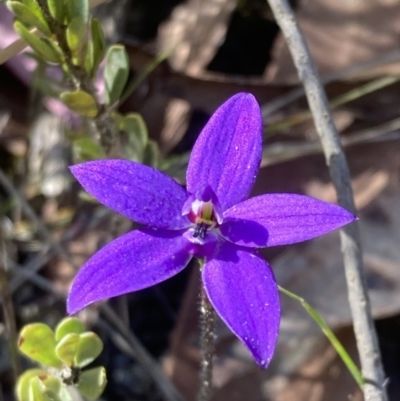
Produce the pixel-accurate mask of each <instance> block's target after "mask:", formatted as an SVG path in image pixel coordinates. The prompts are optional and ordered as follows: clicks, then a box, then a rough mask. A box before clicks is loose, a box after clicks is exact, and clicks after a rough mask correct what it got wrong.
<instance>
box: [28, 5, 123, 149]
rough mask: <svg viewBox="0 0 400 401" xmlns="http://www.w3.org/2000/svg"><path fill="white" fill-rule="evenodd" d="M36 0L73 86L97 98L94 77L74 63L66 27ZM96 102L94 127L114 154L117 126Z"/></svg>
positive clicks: (46, 6) (104, 109)
mask: <svg viewBox="0 0 400 401" xmlns="http://www.w3.org/2000/svg"><path fill="white" fill-rule="evenodd" d="M35 1H36V2H37V4H38V5H39V7H40V9H41V11H42V13H43V16H44V18H45V20H46V21H47V23H48V24H49V27H50V30H51V32H52V33H53V34H54V36H55V38H56V40H57V43H58V46H59V47H60V49H61V52H62V54H63V57H64V63H65V66H66V67H67V69H68V71H69V73H70V77H71V81H72V84H73V86H74V87H75V89H82V90H84V91H85V92H87V93H89V94H90V95H91V96H92V97H93V99H95V100H96V99H97V93H96V89H95V87H94V84H93V80H92V78H91V77H90V75H89V74H88V73H87V72H86V71H85V70H84V69H83V68H82V67H80V66H77V65H75V64H74V63H73V60H72V54H71V50H70V49H69V47H68V44H67V40H66V37H65V27H64V26H63V25H62V24H61V23H60V22H59V21H57V20H56V19H55V18H53V16H52V15H51V14H50V10H49V6H48V4H47V1H46V0H35ZM96 103H97V108H98V110H99V112H98V114H97V116H96V117H94V118H93V120H91V122H92V127H93V129H94V131H95V133H96V135H97V136H98V137H99V139H100V144H101V146H102V147H103V149H104V151H105V153H106V154H107V155H109V156H113V152H114V149H115V145H116V139H117V133H116V128H115V126H114V123H113V121H112V119H111V117H110V114H109V112H108V111H107V109H106V108H105V107H104V106H103V105H101V104H99V103H98V101H97V100H96Z"/></svg>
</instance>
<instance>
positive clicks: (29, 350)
mask: <svg viewBox="0 0 400 401" xmlns="http://www.w3.org/2000/svg"><path fill="white" fill-rule="evenodd" d="M18 347H19V349H20V350H21V352H22V353H23V354H25V355H26V356H27V357H29V358H31V359H33V360H34V361H36V362H39V363H41V364H43V365H47V366H53V367H56V368H59V367H61V365H62V363H61V361H60V360H59V359H58V358H57V355H56V353H55V348H56V339H55V337H54V333H53V330H51V328H50V327H49V326H47V325H45V324H43V323H32V324H28V325H27V326H25V327H24V328H23V329H22V330H21V333H20V336H19V339H18Z"/></svg>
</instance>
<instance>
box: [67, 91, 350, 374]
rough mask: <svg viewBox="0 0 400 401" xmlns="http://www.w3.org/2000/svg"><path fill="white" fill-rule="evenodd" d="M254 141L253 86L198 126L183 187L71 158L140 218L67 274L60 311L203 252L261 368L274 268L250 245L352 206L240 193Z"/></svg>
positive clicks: (268, 353)
mask: <svg viewBox="0 0 400 401" xmlns="http://www.w3.org/2000/svg"><path fill="white" fill-rule="evenodd" d="M261 141H262V119H261V113H260V108H259V106H258V104H257V102H256V100H255V98H254V97H253V96H252V95H250V94H247V93H240V94H237V95H235V96H233V97H232V98H230V99H229V100H228V101H226V102H225V103H224V104H223V105H222V106H221V107H220V108H219V109H218V110H217V111H216V112H215V113H214V115H213V116H212V117H211V119H210V121H209V122H208V124H207V125H206V127H205V128H204V129H203V131H202V133H201V134H200V136H199V138H198V140H197V142H196V144H195V145H194V148H193V152H192V155H191V158H190V161H189V166H188V170H187V175H186V178H187V189H186V190H185V189H183V188H182V187H181V186H180V185H179V184H178V183H177V182H176V181H174V180H173V179H172V178H170V177H169V176H167V175H165V174H163V173H161V172H160V171H158V170H155V169H153V168H151V167H147V166H144V165H141V164H138V163H134V162H131V161H127V160H99V161H91V162H87V163H82V164H78V165H75V166H73V167H71V171H72V173H73V174H74V176H75V177H76V178H77V180H78V181H79V182H80V183H81V184H82V186H83V187H84V188H85V189H86V190H87V191H88V192H89V193H90V194H91V195H93V196H94V197H95V198H96V199H98V200H99V201H100V202H101V203H103V204H104V205H106V206H108V207H109V208H111V209H113V210H115V211H116V212H118V213H120V214H122V215H124V216H126V217H128V218H129V219H132V220H134V221H135V222H137V223H140V224H142V225H143V227H142V228H139V229H137V230H134V231H132V232H129V233H127V234H125V235H123V236H121V237H119V238H117V239H116V240H114V241H112V242H111V243H109V244H108V245H106V246H105V247H104V248H102V249H101V250H100V251H98V252H97V253H96V254H95V255H94V256H93V257H92V258H91V259H89V261H88V262H87V263H86V264H85V265H84V266H83V268H82V269H81V270H80V271H79V272H78V274H77V276H76V278H75V280H74V282H73V284H72V287H71V290H70V293H69V297H68V301H67V309H68V313H70V314H73V313H76V312H78V311H79V310H80V309H82V308H84V307H85V306H87V305H89V304H91V303H92V302H96V301H100V300H103V299H106V298H111V297H115V296H118V295H121V294H126V293H128V292H132V291H137V290H140V289H143V288H146V287H150V286H152V285H155V284H157V283H160V282H161V281H164V280H166V279H168V278H170V277H172V276H174V275H175V274H177V273H179V272H180V271H181V270H182V269H184V268H185V267H186V266H187V265H188V263H189V262H190V260H191V259H192V258H193V257H196V258H199V259H203V260H204V262H205V263H204V265H203V267H202V271H201V274H202V281H203V286H204V290H205V292H206V294H207V296H208V298H209V300H210V302H211V304H212V305H213V307H214V309H215V310H216V312H217V313H218V314H219V316H220V317H221V318H222V320H223V321H224V322H225V323H226V324H227V326H228V327H229V328H230V329H231V330H232V331H233V333H234V334H235V335H236V336H237V337H238V338H239V339H240V340H241V341H242V342H243V343H244V344H245V345H246V346H247V347H248V349H249V350H250V351H251V353H252V355H253V356H254V359H255V361H256V362H257V363H258V364H259V365H260V366H261V367H263V368H265V367H266V366H267V365H268V364H269V362H270V360H271V357H272V355H273V352H274V348H275V344H276V340H277V337H278V331H279V322H280V314H281V313H280V303H279V295H278V288H277V284H276V281H275V278H274V275H273V272H272V270H271V267H270V266H269V265H268V263H267V262H266V261H264V260H263V258H262V257H261V256H260V255H259V254H258V252H257V250H256V249H257V248H262V247H268V246H274V245H286V244H293V243H295V242H301V241H305V240H308V239H311V238H314V237H317V236H319V235H322V234H325V233H328V232H330V231H332V230H334V229H336V228H338V227H341V226H343V225H345V224H347V223H350V222H351V221H353V220H355V216H354V215H353V214H351V213H349V212H348V211H346V210H344V209H343V208H341V207H340V206H337V205H333V204H330V203H327V202H323V201H320V200H317V199H313V198H310V197H307V196H302V195H295V194H268V195H261V196H257V197H254V198H251V199H247V197H248V195H249V193H250V190H251V189H252V187H253V184H254V181H255V178H256V175H257V172H258V169H259V167H260V162H261V151H262V142H261ZM246 199H247V200H246Z"/></svg>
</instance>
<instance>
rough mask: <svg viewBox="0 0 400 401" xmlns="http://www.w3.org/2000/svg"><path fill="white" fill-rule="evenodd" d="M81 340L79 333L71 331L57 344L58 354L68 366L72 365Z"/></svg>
mask: <svg viewBox="0 0 400 401" xmlns="http://www.w3.org/2000/svg"><path fill="white" fill-rule="evenodd" d="M79 342H80V336H79V334H75V333H70V334H67V335H66V336H64V337H63V338H62V339H61V340H60V342H59V343H58V344H57V347H56V355H57V356H58V358H60V359H61V360H62V361H63V362H64V363H65V364H66V365H67V366H72V363H73V361H74V358H75V355H76V353H77V352H78V347H79Z"/></svg>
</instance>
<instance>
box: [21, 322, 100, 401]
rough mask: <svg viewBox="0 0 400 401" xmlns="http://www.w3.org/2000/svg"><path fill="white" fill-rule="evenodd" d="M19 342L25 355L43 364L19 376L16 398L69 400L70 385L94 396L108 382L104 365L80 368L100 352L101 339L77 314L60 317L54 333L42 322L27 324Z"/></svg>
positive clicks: (24, 400) (26, 399)
mask: <svg viewBox="0 0 400 401" xmlns="http://www.w3.org/2000/svg"><path fill="white" fill-rule="evenodd" d="M18 346H19V349H20V350H21V352H22V353H24V354H25V355H26V356H28V357H29V358H31V359H33V360H34V361H36V362H39V363H41V364H42V365H45V367H43V368H41V369H38V368H37V369H29V370H27V371H26V372H24V373H23V374H22V375H21V376H20V377H19V379H18V382H17V385H16V389H15V390H16V391H15V392H16V396H17V399H18V401H70V399H71V397H70V395H69V392H68V390H67V386H69V385H75V386H76V387H77V389H78V391H79V392H80V393H81V394H82V395H83V396H85V397H86V398H89V399H90V400H94V399H96V398H98V397H99V396H100V395H101V393H102V392H103V390H104V388H105V386H106V384H107V379H106V372H105V369H104V367H102V366H100V367H96V368H93V369H89V370H86V371H82V368H84V367H86V366H87V365H89V364H90V363H91V362H93V361H94V359H96V358H97V357H98V356H99V354H100V353H101V351H102V350H103V343H102V341H101V340H100V338H99V337H98V336H97V335H96V334H95V333H93V332H87V331H85V327H84V325H83V324H82V322H80V321H79V320H78V319H76V318H73V317H69V318H66V319H64V320H62V321H61V322H60V323H59V325H58V326H57V328H56V330H55V333H54V332H53V330H52V329H51V328H50V327H48V326H47V325H45V324H43V323H33V324H30V325H27V326H25V327H24V328H23V329H22V331H21V333H20V338H19V341H18ZM55 368H56V369H57V370H58V371H55V370H54V369H55Z"/></svg>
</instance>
